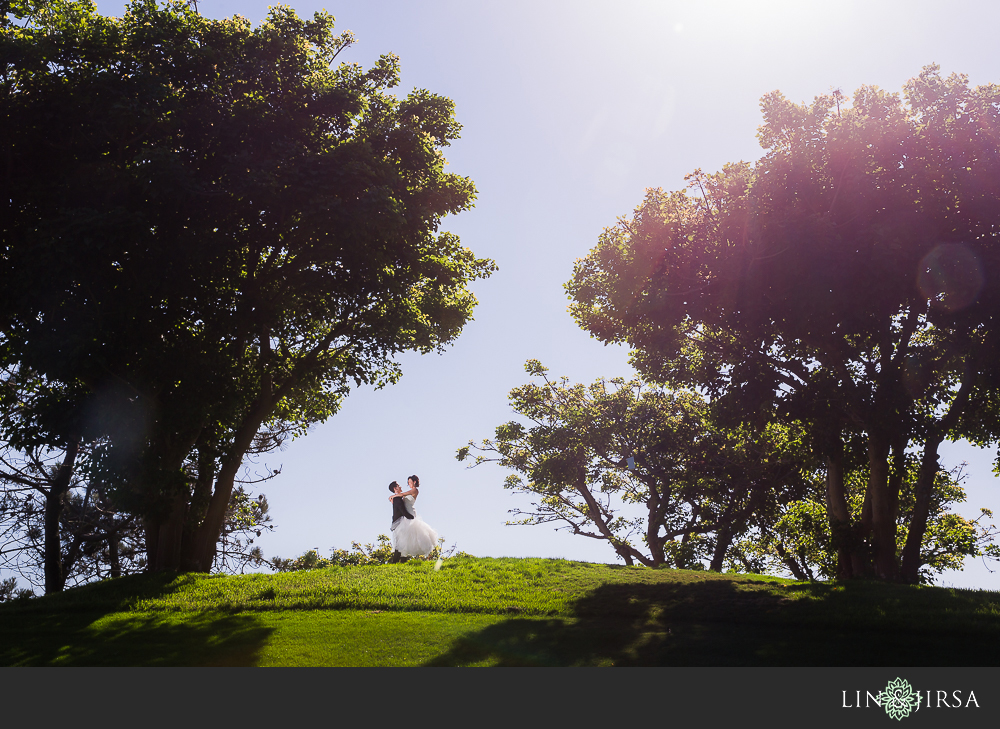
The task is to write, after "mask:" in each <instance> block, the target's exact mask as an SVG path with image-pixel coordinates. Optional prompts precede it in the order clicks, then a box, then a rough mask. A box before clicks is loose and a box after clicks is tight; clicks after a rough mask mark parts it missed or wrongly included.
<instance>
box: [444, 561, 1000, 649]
mask: <svg viewBox="0 0 1000 729" xmlns="http://www.w3.org/2000/svg"><path fill="white" fill-rule="evenodd" d="M997 647H1000V595H998V594H996V593H972V592H965V591H947V590H941V589H938V590H920V589H919V588H912V587H905V586H899V585H883V584H872V583H850V584H843V583H841V584H836V583H835V584H791V585H787V586H785V587H783V588H781V589H779V590H773V591H772V590H767V589H766V588H765V587H764V586H763V585H762V584H761V583H759V582H753V581H750V580H746V581H741V580H738V579H737V580H733V579H706V580H704V581H699V582H688V583H673V582H672V583H662V584H638V585H636V584H627V585H602V586H600V587H598V588H597V589H595V590H593V591H591V592H590V593H589V594H587V595H586V596H585V597H583V598H581V599H580V600H578V601H577V602H576V603H575V604H574V606H573V614H572V617H570V618H566V619H562V618H537V619H532V618H518V619H513V620H507V621H504V622H501V623H497V624H494V625H492V626H490V627H488V628H485V629H483V630H481V631H479V632H477V633H474V634H471V635H467V636H464V637H462V638H461V639H459V640H457V641H455V643H454V644H453V645H452V646H451V647H450V649H449V650H448V651H447V652H445V653H444V654H442V655H440V656H437V657H436V658H434V659H433V660H432V661H430V662H429V663H428V664H427V665H432V666H456V665H459V666H460V665H497V666H611V665H614V666H884V665H906V666H948V665H951V666H958V665H963V666H974V665H993V664H995V655H996V648H997Z"/></svg>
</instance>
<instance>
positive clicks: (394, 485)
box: [389, 481, 403, 493]
mask: <svg viewBox="0 0 1000 729" xmlns="http://www.w3.org/2000/svg"><path fill="white" fill-rule="evenodd" d="M389 490H390V491H392V493H396V492H397V491H402V490H403V488H402V487H401V486H400V485H399V484H398V483H396V482H395V481H393V482H392V483H391V484H389Z"/></svg>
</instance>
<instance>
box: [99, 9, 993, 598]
mask: <svg viewBox="0 0 1000 729" xmlns="http://www.w3.org/2000/svg"><path fill="white" fill-rule="evenodd" d="M98 7H99V8H100V10H101V12H103V13H105V14H110V15H117V14H119V13H120V12H121V8H122V4H121V3H118V2H112V1H111V0H101V1H99V2H98ZM199 7H200V10H201V12H202V13H203V14H205V15H208V16H212V17H223V16H229V15H233V14H236V13H238V14H240V15H243V16H245V17H247V18H249V19H250V20H251V21H253V22H254V23H257V22H259V21H260V20H261V19H262V18H264V16H265V15H266V13H267V5H266V4H265V3H263V2H249V1H242V2H231V1H227V0H201V2H200V3H199ZM293 7H294V8H295V9H296V10H297V11H298V12H299V14H300V15H302V16H307V15H311V14H312V13H313V12H314V11H315V10H317V9H321V8H325V9H327V10H329V11H330V12H331V13H332V14H333V15H334V16H335V17H336V18H337V27H338V29H339V30H348V29H349V30H352V31H354V33H355V34H356V36H357V37H358V43H357V45H356V46H354V47H353V48H351V49H350V50H348V51H346V52H345V53H344V54H343V55H342V56H341V58H342V59H344V60H346V61H348V62H358V63H361V64H362V65H364V66H366V67H367V66H369V65H370V64H371V63H372V62H373V61H374V60H375V59H376V58H377V57H378V56H379V55H380V54H383V53H388V52H392V53H395V54H396V55H398V56H399V57H400V58H401V60H402V67H403V83H402V87H401V91H402V92H403V93H405V92H407V91H408V90H410V89H412V88H414V87H421V88H427V89H429V90H431V91H433V92H435V93H439V94H444V95H446V96H449V97H451V98H452V99H454V100H455V102H456V104H457V115H458V119H459V121H460V122H461V123H462V124H463V125H464V131H463V134H462V139H461V140H460V141H458V142H456V143H455V144H453V145H452V147H451V148H449V149H448V150H447V156H448V160H449V162H450V165H451V167H450V169H451V170H452V171H454V172H456V173H459V174H462V175H468V176H469V177H471V178H472V179H473V180H474V181H475V183H476V185H477V187H478V190H479V199H478V202H477V204H476V208H475V209H474V210H472V211H470V212H467V213H463V214H462V215H460V216H457V217H454V218H451V219H449V220H448V221H447V222H446V228H448V229H450V230H452V231H454V232H456V233H458V234H459V235H460V236H461V237H462V240H463V242H464V243H465V244H466V245H468V246H469V247H471V248H472V249H473V250H474V251H475V252H476V253H477V254H479V255H481V256H488V257H491V258H493V259H495V260H496V261H497V263H498V264H499V267H500V270H499V272H498V273H496V274H495V275H494V276H493V277H492V278H491V279H489V280H487V281H484V282H478V283H477V285H476V286H475V291H476V294H477V296H478V297H479V301H480V304H479V307H478V309H477V311H476V315H475V316H476V320H475V321H474V322H472V323H470V324H469V325H468V327H467V328H466V330H465V332H464V333H463V334H462V336H461V337H460V339H459V340H458V341H457V343H456V344H455V345H454V347H452V348H451V349H450V350H449V351H447V352H446V353H445V354H443V355H440V356H438V355H427V356H422V357H421V356H408V357H404V358H403V359H402V365H403V371H404V375H403V379H402V381H401V382H400V383H399V384H398V385H396V386H394V387H392V388H388V389H386V390H383V391H379V392H371V391H364V390H362V391H359V392H356V393H354V394H352V395H351V397H350V398H348V400H347V402H346V404H345V406H344V408H343V409H342V411H341V412H340V413H339V414H338V415H337V416H336V417H335V418H333V419H332V420H331V421H330V422H328V423H327V424H325V425H323V426H320V427H317V428H316V429H315V430H314V431H313V432H312V433H310V434H309V435H308V436H306V437H305V438H302V439H300V440H298V441H295V442H294V443H292V444H291V445H290V446H289V447H288V448H287V450H285V451H284V452H281V453H275V454H271V456H270V457H268V458H267V459H266V462H267V463H268V464H270V465H275V466H276V465H279V464H280V465H283V471H282V474H281V475H280V476H279V477H278V478H276V479H275V480H273V481H271V482H269V483H267V484H266V485H265V487H264V488H263V490H264V492H265V493H266V494H267V497H268V500H269V501H270V503H271V512H272V515H273V517H274V519H275V522H276V523H277V525H278V529H277V530H276V531H275V532H274V533H273V534H271V535H266V536H265V537H263V538H262V539H261V540H260V544H261V546H262V548H263V549H264V552H265V554H266V555H267V556H268V557H270V556H274V555H280V556H284V557H293V556H296V555H298V554H301V553H302V552H303V551H305V550H306V549H309V548H313V547H317V548H319V550H320V551H321V553H327V552H329V550H330V548H331V547H334V546H337V547H347V546H349V545H350V543H351V542H352V541H361V542H371V541H374V539H375V537H376V535H378V534H380V533H388V525H389V521H390V508H389V505H388V502H387V500H386V497H387V496H388V492H387V490H386V484H387V483H388V482H389V481H390V480H393V479H397V480H400V481H402V480H403V479H404V478H405V477H406V476H408V475H409V474H411V473H417V474H418V475H419V476H420V477H421V480H422V484H423V486H424V488H422V489H421V494H420V499H419V501H418V503H417V507H418V510H419V511H420V513H421V515H422V516H424V518H425V519H426V520H427V521H428V522H429V523H430V524H432V525H433V526H434V527H436V528H437V530H438V531H439V532H440V533H441V534H442V536H444V537H446V539H447V542H448V544H449V545H450V544H452V543H456V544H457V545H458V547H459V549H462V550H464V551H467V552H469V553H472V554H475V555H480V556H505V555H507V556H541V557H565V558H569V559H579V560H589V561H598V562H613V561H614V555H613V553H612V551H611V549H610V548H609V547H608V546H606V545H605V544H603V543H598V542H595V541H594V540H589V539H586V538H583V537H572V536H569V535H566V534H565V533H562V532H558V533H557V532H554V531H553V530H552V529H551V528H549V527H546V526H539V527H507V526H504V524H503V523H504V521H505V520H506V519H507V518H508V515H507V510H508V509H511V508H513V507H514V506H515V505H521V506H526V505H527V499H526V498H523V497H520V498H519V497H516V496H515V495H513V494H511V493H510V492H507V491H504V489H503V488H502V483H503V478H504V476H505V475H506V474H505V473H504V472H503V471H502V470H501V469H499V468H497V467H493V466H491V465H485V466H481V467H479V468H477V469H475V470H472V471H469V470H467V469H465V467H464V466H463V465H462V464H459V463H457V462H456V461H455V459H454V454H455V450H456V449H457V448H458V447H460V446H462V445H463V444H465V443H466V441H468V440H469V439H476V440H480V439H482V438H484V437H488V436H490V435H492V432H493V429H494V428H495V427H496V426H497V425H499V424H500V423H502V422H504V421H506V420H509V419H510V418H511V413H510V410H509V408H508V406H507V399H506V397H507V392H508V391H509V390H510V389H511V388H512V387H515V386H517V385H519V384H522V383H524V382H525V381H526V380H527V376H526V374H525V373H524V370H523V365H524V362H525V360H527V359H528V358H537V359H539V360H541V361H542V362H543V363H544V364H545V365H546V366H548V367H549V369H550V370H551V373H552V374H553V375H557V376H561V375H566V376H567V377H569V378H571V380H573V381H578V382H590V381H592V380H593V379H595V378H597V377H599V376H602V375H604V376H608V377H612V376H616V375H625V376H630V375H631V374H632V373H631V370H630V368H629V366H628V364H627V361H626V357H627V353H626V352H625V351H624V350H621V349H618V348H614V347H603V346H602V345H600V344H599V343H597V342H596V341H594V340H591V339H589V337H588V336H587V335H586V334H584V333H583V332H581V331H580V330H579V329H578V328H577V327H576V326H575V325H574V323H573V321H572V319H571V318H570V317H569V315H568V314H567V311H566V306H567V300H566V297H565V294H564V292H563V289H562V284H563V283H564V282H565V281H566V280H568V278H569V277H570V274H571V271H572V266H573V262H574V260H575V259H577V258H579V257H582V256H584V255H586V253H587V252H588V250H589V249H590V248H591V247H592V246H593V245H594V243H595V242H596V240H597V236H598V234H599V233H600V231H601V229H602V228H603V227H605V226H609V225H612V224H614V222H615V220H616V219H617V218H618V217H619V216H622V215H627V214H629V213H630V212H631V210H632V209H633V208H634V207H635V206H636V205H638V203H639V202H640V201H641V199H642V196H643V192H644V190H645V188H647V187H663V188H666V189H678V188H680V187H681V186H682V185H683V176H684V175H685V174H686V173H688V172H690V171H691V170H693V169H694V168H696V167H701V168H703V169H704V170H706V171H714V170H716V169H718V168H719V167H721V166H722V165H723V164H724V163H726V162H730V161H737V160H748V161H749V160H754V159H756V158H757V157H759V156H760V153H761V150H760V148H759V146H758V145H757V141H756V138H755V132H756V128H757V125H758V124H759V123H760V115H759V107H758V100H759V99H760V97H761V96H762V95H763V94H765V93H767V92H769V91H772V90H774V89H780V90H781V91H782V92H783V93H784V94H785V95H786V96H787V97H789V98H791V99H792V100H794V101H809V100H811V99H812V98H813V96H815V95H817V94H821V93H826V92H828V91H830V90H831V89H832V88H840V89H842V90H843V91H844V92H845V93H846V94H848V95H849V94H850V93H851V92H852V91H853V90H854V89H855V88H857V87H858V86H860V85H862V84H875V85H878V86H880V87H882V88H886V89H889V90H899V89H900V88H901V87H902V85H903V83H904V82H905V81H906V80H907V79H908V78H910V77H912V76H915V75H917V74H918V73H919V72H920V69H921V67H922V66H924V65H926V64H928V63H938V64H940V65H941V66H942V70H943V72H944V73H946V74H947V73H951V72H958V73H966V74H968V75H969V76H970V79H971V81H972V82H973V83H974V84H979V83H989V82H998V81H1000V70H998V68H997V65H996V28H997V27H998V25H1000V5H998V4H995V3H990V2H952V3H948V4H943V3H939V2H921V1H914V0H907V1H906V2H886V1H880V2H877V3H873V2H844V1H840V2H836V3H833V2H808V1H806V0H798V1H796V2H778V1H772V2H768V1H766V0H759V1H754V0H730V1H728V2H724V1H719V2H712V1H711V0H702V1H700V2H696V3H695V2H666V1H662V0H661V1H657V2H653V1H648V2H640V1H637V0H632V1H628V0H625V1H623V2H618V3H609V2H600V3H599V2H584V1H581V0H574V1H572V2H546V1H544V0H535V1H532V2H519V1H516V0H513V1H512V0H505V1H504V2H458V1H455V2H445V1H441V2H432V1H426V2H421V1H418V0H410V1H408V2H379V1H378V0H364V1H354V0H352V1H348V2H337V3H335V4H332V3H317V2H314V1H312V0H310V1H309V2H299V3H297V4H294V3H293ZM992 458H993V454H992V453H989V452H980V451H975V450H974V449H971V448H969V447H967V446H966V447H962V446H954V447H950V448H948V449H947V450H946V451H945V454H944V459H943V460H944V462H945V463H947V464H957V463H958V462H960V461H962V460H968V461H969V463H970V468H969V470H970V472H971V479H970V480H969V482H967V487H968V492H969V503H968V504H967V505H966V506H967V508H965V509H964V510H963V511H964V512H965V513H966V514H967V515H973V516H975V515H977V514H978V507H979V506H988V507H991V508H994V509H996V510H997V514H998V516H1000V489H998V484H997V482H996V479H995V478H994V477H993V475H992V473H991V467H992V466H991V461H992ZM942 582H943V583H944V584H953V585H956V586H968V587H984V588H990V589H1000V573H996V574H990V573H989V572H988V571H987V570H986V569H985V568H983V567H981V566H977V565H973V564H970V565H969V566H968V568H967V569H966V570H965V572H963V573H950V574H948V575H947V576H946V577H945V578H944V580H943V581H942Z"/></svg>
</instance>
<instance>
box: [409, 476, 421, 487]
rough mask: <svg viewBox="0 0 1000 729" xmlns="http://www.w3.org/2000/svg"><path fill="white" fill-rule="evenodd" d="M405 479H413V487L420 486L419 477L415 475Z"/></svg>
mask: <svg viewBox="0 0 1000 729" xmlns="http://www.w3.org/2000/svg"><path fill="white" fill-rule="evenodd" d="M407 481H413V487H414V488H417V489H418V488H420V479H419V478H417V477H416V476H410V477H409V478H408V479H407Z"/></svg>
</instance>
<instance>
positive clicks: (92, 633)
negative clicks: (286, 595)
mask: <svg viewBox="0 0 1000 729" xmlns="http://www.w3.org/2000/svg"><path fill="white" fill-rule="evenodd" d="M116 583H117V584H116ZM183 585H184V580H183V578H176V577H173V576H169V575H168V576H161V575H151V576H141V577H137V578H135V579H132V578H122V580H114V581H109V582H107V583H95V584H94V585H93V586H91V585H88V586H85V587H84V588H79V589H77V590H73V591H68V592H66V593H63V594H60V595H52V596H49V597H46V598H45V599H44V607H43V605H42V604H41V603H42V602H43V601H42V600H38V601H35V600H28V601H25V603H24V604H21V605H6V606H4V609H3V610H2V611H0V613H2V619H0V665H4V666H252V665H256V663H257V660H258V658H259V656H260V653H261V651H262V649H263V647H264V646H265V645H266V643H267V641H268V639H269V638H270V636H271V634H272V632H273V629H271V628H267V627H265V626H264V625H263V624H262V622H261V620H260V619H259V617H258V616H256V615H255V614H253V613H246V612H242V613H225V612H219V611H206V612H203V613H195V614H192V613H190V612H186V611H185V612H180V611H176V612H175V611H156V612H151V613H136V612H131V609H132V607H133V606H134V605H135V604H136V603H137V602H138V601H140V600H143V599H151V598H156V597H162V596H163V595H166V594H169V593H171V592H174V591H176V590H177V589H179V588H180V587H182V586H183ZM88 588H92V589H88Z"/></svg>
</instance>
